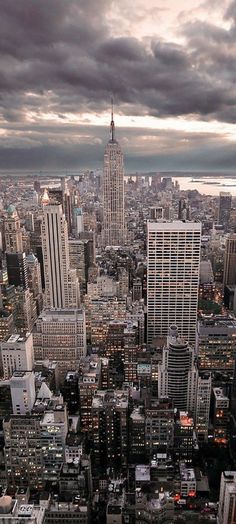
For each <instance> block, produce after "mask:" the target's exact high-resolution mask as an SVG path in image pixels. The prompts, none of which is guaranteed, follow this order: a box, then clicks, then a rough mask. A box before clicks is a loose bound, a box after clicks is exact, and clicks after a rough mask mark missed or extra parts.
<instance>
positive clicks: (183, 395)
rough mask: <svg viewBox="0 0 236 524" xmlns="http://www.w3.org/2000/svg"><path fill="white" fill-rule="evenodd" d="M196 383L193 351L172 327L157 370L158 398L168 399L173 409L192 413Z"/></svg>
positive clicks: (196, 375)
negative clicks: (171, 401) (170, 400)
mask: <svg viewBox="0 0 236 524" xmlns="http://www.w3.org/2000/svg"><path fill="white" fill-rule="evenodd" d="M197 381H198V371H197V367H196V365H195V355H194V349H193V348H192V347H191V346H189V344H188V342H186V341H185V340H184V339H182V338H180V337H179V335H178V328H177V326H175V325H172V326H170V328H169V336H168V337H167V346H166V347H165V348H164V349H163V358H162V364H160V365H159V369H158V396H159V397H169V398H171V399H172V400H173V403H174V407H175V408H177V409H179V410H184V411H186V410H187V411H191V412H193V413H194V411H195V405H196V391H197Z"/></svg>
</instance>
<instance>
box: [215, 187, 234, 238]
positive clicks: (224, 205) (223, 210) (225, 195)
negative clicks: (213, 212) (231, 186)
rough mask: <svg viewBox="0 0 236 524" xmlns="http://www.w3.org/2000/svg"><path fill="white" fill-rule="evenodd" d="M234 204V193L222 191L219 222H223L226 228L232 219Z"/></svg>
mask: <svg viewBox="0 0 236 524" xmlns="http://www.w3.org/2000/svg"><path fill="white" fill-rule="evenodd" d="M231 206H232V195H231V193H229V192H227V191H221V192H220V202H219V217H218V218H219V224H222V226H224V228H225V229H227V228H228V225H229V221H230V211H231Z"/></svg>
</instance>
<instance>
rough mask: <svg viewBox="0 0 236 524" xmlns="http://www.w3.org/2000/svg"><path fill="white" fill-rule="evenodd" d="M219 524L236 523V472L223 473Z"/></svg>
mask: <svg viewBox="0 0 236 524" xmlns="http://www.w3.org/2000/svg"><path fill="white" fill-rule="evenodd" d="M217 522H218V523H219V524H234V522H236V471H223V473H221V482H220V498H219V510H218V520H217Z"/></svg>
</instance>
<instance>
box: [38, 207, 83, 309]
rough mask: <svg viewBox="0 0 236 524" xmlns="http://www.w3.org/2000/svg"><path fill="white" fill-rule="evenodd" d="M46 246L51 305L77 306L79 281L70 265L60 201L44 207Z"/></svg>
mask: <svg viewBox="0 0 236 524" xmlns="http://www.w3.org/2000/svg"><path fill="white" fill-rule="evenodd" d="M42 246H43V260H44V274H45V302H46V304H45V305H46V307H48V308H72V309H73V308H77V307H78V304H79V283H78V278H77V276H76V270H72V269H70V262H69V245H68V227H67V222H66V219H65V215H64V213H63V211H62V206H61V205H60V204H51V205H50V204H49V205H45V206H44V208H43V222H42Z"/></svg>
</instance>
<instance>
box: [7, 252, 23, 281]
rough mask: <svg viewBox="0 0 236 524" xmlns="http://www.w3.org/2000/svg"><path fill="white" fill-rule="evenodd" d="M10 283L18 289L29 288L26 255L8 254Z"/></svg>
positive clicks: (19, 253)
mask: <svg viewBox="0 0 236 524" xmlns="http://www.w3.org/2000/svg"><path fill="white" fill-rule="evenodd" d="M6 262H7V274H8V282H9V284H10V285H14V286H16V287H18V286H20V287H22V288H24V289H27V288H28V275H27V265H26V256H25V253H21V252H18V253H6Z"/></svg>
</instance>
